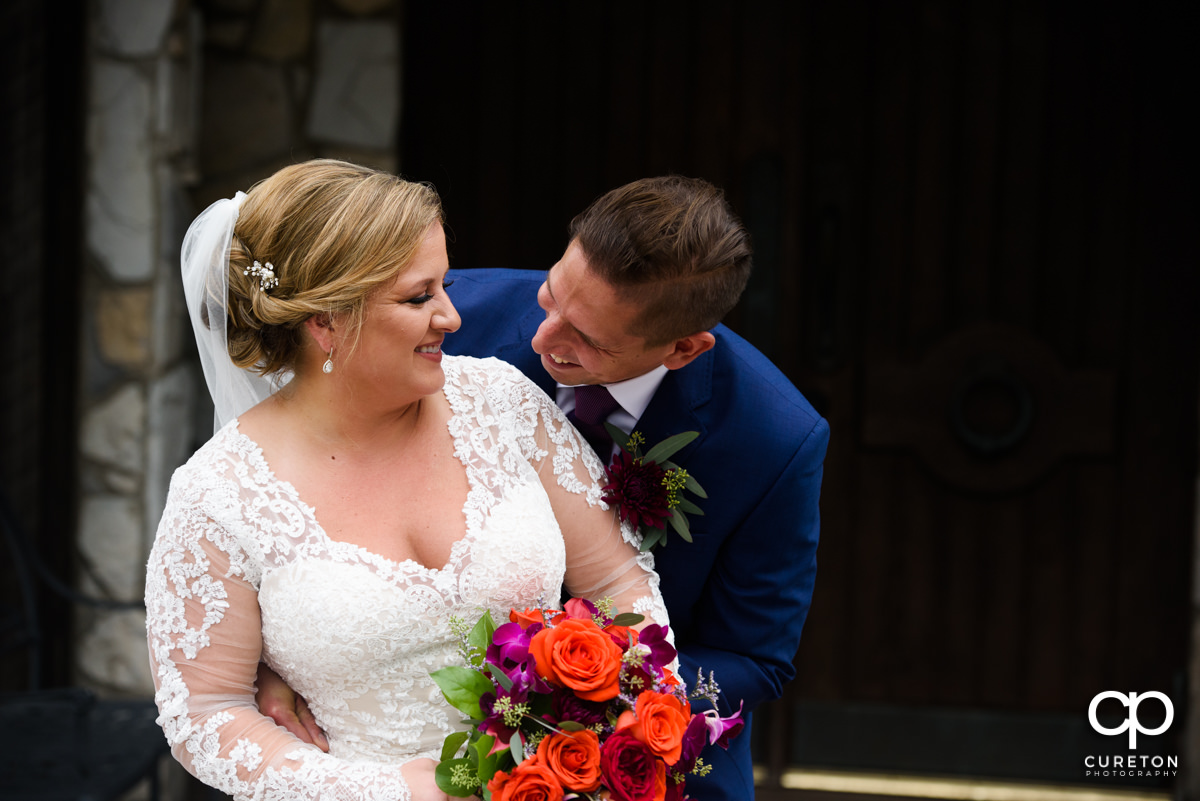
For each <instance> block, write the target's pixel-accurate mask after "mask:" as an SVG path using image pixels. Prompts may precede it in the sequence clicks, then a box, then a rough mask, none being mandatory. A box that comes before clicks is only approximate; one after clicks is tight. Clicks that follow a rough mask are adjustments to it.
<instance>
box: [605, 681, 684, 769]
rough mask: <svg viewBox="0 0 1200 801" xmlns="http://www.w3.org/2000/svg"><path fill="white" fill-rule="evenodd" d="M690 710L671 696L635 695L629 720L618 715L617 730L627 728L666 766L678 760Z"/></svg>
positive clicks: (648, 693) (652, 692)
mask: <svg viewBox="0 0 1200 801" xmlns="http://www.w3.org/2000/svg"><path fill="white" fill-rule="evenodd" d="M691 719H692V711H691V709H689V708H688V706H687V704H685V703H684V702H683V701H680V700H679V699H678V698H676V697H675V696H673V695H664V694H663V693H656V692H654V691H653V690H646V691H645V692H644V693H642V694H641V695H639V696H638V699H637V705H636V706H635V707H634V713H633V717H632V718H631V717H630V715H629V713H628V712H624V713H622V714H621V717H620V719H619V720H618V722H617V728H618V729H624V728H628V729H629V732H630V734H632V735H633V736H634V737H636V738H637V739H638V740H640V741H641V742H643V743H645V744H646V745H648V746H649V747H650V750H651V751H652V752H654V754H655V755H656V756H660V757H662V758H663V761H664V762H666V763H667V764H668V765H674V764H675V763H676V762H678V761H679V753H680V750H681V747H682V744H683V733H684V731H686V730H687V726H688V721H689V720H691Z"/></svg>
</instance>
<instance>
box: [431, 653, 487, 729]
mask: <svg viewBox="0 0 1200 801" xmlns="http://www.w3.org/2000/svg"><path fill="white" fill-rule="evenodd" d="M429 675H430V676H432V677H433V680H434V681H435V682H437V686H438V687H440V688H441V690H442V695H444V696H445V697H446V700H447V701H448V702H449V703H450V706H452V707H454V708H455V709H457V710H458V711H459V712H462V713H463V714H464V715H466V716H467V717H471V718H474V717H477V716H479V713H480V709H479V699H480V697H481V696H482V695H483V694H484V693H489V692H493V691H494V690H495V687H494V686H493V685H492V683H491V682H490V681H488V679H487V677H486V676H484V675H483V674H482V673H480V672H479V671H478V670H471V669H469V668H464V667H458V666H457V665H451V666H450V667H444V668H441V669H440V670H435V671H433V672H432V673H430V674H429Z"/></svg>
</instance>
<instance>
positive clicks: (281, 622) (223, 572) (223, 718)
mask: <svg viewBox="0 0 1200 801" xmlns="http://www.w3.org/2000/svg"><path fill="white" fill-rule="evenodd" d="M443 364H444V367H445V372H446V385H445V390H444V392H445V395H446V398H447V400H448V401H449V403H450V408H451V410H452V413H453V416H452V419H451V422H450V426H449V428H450V431H449V435H450V436H452V437H453V440H454V446H455V455H456V456H457V457H458V459H459V460H461V462H462V464H463V466H464V468H465V471H466V475H467V479H468V486H469V495H468V500H467V504H466V507H465V508H464V510H463V511H464V517H465V534H464V536H463V537H462V539H461V540H459V541H458V542H457V543H456V544H455V545H454V547H453V550H452V552H451V556H450V560H449V562H448V563H447V564H446V565H445V566H443V567H442V568H439V569H431V568H427V567H424V566H422V565H420V564H417V563H415V562H411V561H409V562H403V563H395V562H391V561H389V560H387V559H384V558H382V557H380V556H377V555H375V554H372V553H370V552H368V551H366V550H364V549H363V548H360V547H358V546H356V545H351V544H348V543H344V542H338V541H334V540H332V539H330V538H329V537H328V536H327V535H326V534H325V532H324V531H323V530H322V529H321V526H320V525H319V524H318V522H317V517H316V512H317V511H318V510H314V509H312V508H310V507H309V506H307V505H305V503H304V501H303V500H302V499H301V498H299V497H297V494H296V491H295V489H294V488H293V487H292V486H291V485H290V484H288V483H287V482H285V481H281V480H280V479H278V478H277V477H276V476H275V475H274V474H273V473H272V472H271V468H270V466H269V465H268V464H267V463H266V461H265V459H264V457H263V454H262V452H261V450H260V449H259V447H258V446H257V445H256V444H255V443H254V442H253V441H251V440H250V439H249V438H248V437H247V436H245V435H244V434H242V433H241V432H240V431H239V430H238V425H237V421H236V420H234V421H232V422H230V423H229V424H228V425H226V426H225V427H224V428H222V429H221V431H219V432H218V433H217V434H216V435H215V436H214V437H213V438H212V440H210V441H209V442H208V443H207V444H205V445H204V446H203V447H202V448H201V449H200V450H199V451H197V452H196V454H195V455H194V456H193V457H192V458H191V459H190V460H189V461H188V463H187V464H186V465H184V466H183V467H181V468H179V470H178V471H177V472H176V473H175V476H174V478H173V479H172V482H171V490H170V494H169V497H168V499H167V505H166V511H165V512H164V514H163V518H162V523H161V524H160V526H159V530H158V535H157V539H156V541H155V544H154V548H153V551H152V553H151V556H150V562H149V567H148V570H147V580H146V608H147V630H148V635H149V643H150V660H151V666H152V668H153V669H154V673H155V683H156V686H157V688H158V692H157V695H156V699H157V702H158V706H159V711H160V713H161V714H160V718H159V721H160V723H161V724H162V726H163V729H164V730H165V732H166V735H167V739H168V740H169V741H170V743H171V746H172V750H173V753H174V754H175V756H176V758H178V759H179V760H180V761H181V762H182V763H183V764H184V765H185V766H186V767H187V768H188V769H189V770H190V771H191V772H192V773H193V774H195V775H196V776H197V777H198V778H200V779H201V780H202V781H204V782H205V783H207V784H209V785H211V786H214V787H216V788H218V789H220V790H221V791H223V792H225V793H228V794H230V795H232V796H234V797H235V798H239V799H241V798H245V799H250V798H253V799H284V798H286V799H409V798H411V794H410V791H409V788H408V785H407V784H406V783H405V781H404V779H403V778H402V777H401V774H400V771H399V768H400V766H401V765H402V764H403V763H404V762H405V761H407V760H409V759H413V758H416V757H432V758H434V759H436V758H437V756H438V754H439V751H440V748H441V743H442V740H443V739H444V737H445V735H446V734H448V733H449V732H451V731H453V730H455V729H458V728H461V727H462V725H463V724H462V723H461V715H460V714H459V713H458V712H456V711H455V710H453V709H452V708H450V707H449V705H448V704H446V702H445V700H444V699H443V698H442V697H441V694H440V692H439V690H438V688H437V686H436V685H435V684H434V683H433V681H432V680H431V679H430V678H429V672H430V671H432V670H436V669H438V668H440V667H443V666H445V665H448V664H459V663H460V657H459V656H458V651H457V641H456V639H455V637H454V635H453V634H452V633H451V628H450V623H449V621H450V618H451V617H452V616H458V617H460V618H462V619H463V620H465V621H467V622H469V623H470V622H473V621H474V620H475V619H476V618H477V617H478V616H479V615H480V614H481V613H482V611H483V610H484V609H489V610H491V613H492V616H493V617H494V618H495V619H496V620H497V621H500V622H502V621H503V620H506V619H507V615H508V610H509V609H510V608H512V607H525V606H534V605H539V604H553V605H557V602H558V598H559V593H560V587H561V586H562V584H563V582H564V577H565V580H566V586H567V587H568V589H569V590H570V591H571V593H572V594H574V595H582V596H585V597H590V598H593V599H599V598H602V597H612V598H614V600H616V601H617V604H618V607H619V608H621V610H622V611H637V612H641V613H643V614H646V615H647V616H648V617H650V618H651V619H653V620H654V621H656V622H660V623H666V610H665V607H664V606H663V603H662V598H661V596H660V595H659V592H658V578H657V576H656V575H655V574H654V573H653V572H651V571H652V567H653V563H652V562H651V560H650V558H649V556H648V555H638V554H637V552H636V549H635V547H634V546H633V545H632V543H633V541H634V535H633V534H632V532H631V531H629V530H628V528H627V527H618V526H617V525H615V515H607V514H606V515H604V519H605V520H606V521H614V524H613V525H612V528H611V529H610V530H608V531H600V532H597V531H596V530H594V528H593V530H590V531H587V530H579V527H578V526H577V525H575V524H574V523H573V522H572V521H571V520H567V519H563V521H562V526H561V528H560V526H559V524H558V522H556V520H555V516H554V512H553V510H552V508H551V502H550V496H551V495H554V494H559V493H570V498H571V499H572V500H571V502H572V503H576V504H578V506H579V509H580V511H581V512H582V511H586V510H587V509H588V507H589V506H591V507H597V506H600V507H603V504H602V503H601V501H600V494H601V490H600V486H601V484H602V482H601V481H599V479H600V478H601V477H602V475H603V471H602V469H601V467H600V463H599V461H598V460H597V459H596V458H595V456H594V455H593V454H592V452H591V451H590V449H588V448H587V447H586V446H582V447H581V445H580V439H579V437H578V435H577V434H576V433H575V431H574V429H572V428H571V426H570V425H569V424H568V423H567V422H566V420H565V418H564V417H563V415H562V413H561V412H560V411H559V409H558V407H557V406H555V405H554V403H553V402H552V401H550V399H548V398H547V397H546V396H545V395H544V394H543V393H542V391H541V390H540V389H538V388H537V387H536V386H534V385H533V384H532V383H530V382H529V381H528V380H527V379H526V378H525V377H524V376H522V375H521V374H520V373H519V372H517V371H516V370H515V369H514V368H512V367H510V366H509V365H507V364H505V363H503V362H499V361H496V360H495V359H485V360H476V359H468V358H465V357H464V358H455V357H446V358H445V359H444V362H443ZM583 516H585V517H586V515H583ZM560 517H563V518H566V517H567V516H565V515H560ZM606 525H607V523H606ZM618 528H619V529H620V530H619V531H618ZM260 657H261V658H262V660H263V661H265V662H267V663H268V664H269V665H271V666H272V667H273V668H274V669H275V670H276V671H277V672H278V673H279V674H280V675H281V676H283V678H284V679H285V680H286V681H287V682H288V683H289V684H290V685H291V686H292V687H293V688H294V689H295V690H296V691H297V692H299V693H300V694H301V695H303V696H304V697H305V698H306V699H307V701H308V703H309V705H310V707H311V708H312V710H313V712H314V714H315V715H316V717H317V720H318V722H319V723H320V724H321V725H322V727H323V728H324V729H325V731H326V732H327V733H328V735H329V741H330V747H331V751H330V753H329V754H323V753H322V752H320V751H319V750H317V749H316V748H313V747H311V746H307V745H303V744H301V743H300V742H299V741H297V740H296V739H295V738H293V737H292V736H291V735H290V734H288V733H287V732H286V731H285V730H283V729H282V728H279V727H277V726H275V724H274V723H273V722H272V721H271V720H270V719H269V718H266V717H264V716H262V715H261V714H260V713H259V712H258V710H257V707H256V706H255V703H254V686H253V682H254V677H255V673H256V669H257V664H258V662H259V659H260Z"/></svg>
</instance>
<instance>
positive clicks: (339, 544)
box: [230, 397, 477, 577]
mask: <svg viewBox="0 0 1200 801" xmlns="http://www.w3.org/2000/svg"><path fill="white" fill-rule="evenodd" d="M446 400H447V404H448V405H449V407H450V417H449V418H448V419H447V421H446V428H447V433H448V434H449V435H450V439H451V441H452V442H453V443H454V453H455V455H456V456H458V454H459V453H460V452H461V451H460V447H459V446H460V444H461V443H460V442H459V437H458V436H457V435H455V434H454V428H455V426H454V425H453V423H454V421H455V419H456V418H457V417H458V416H459V413H458V412H457V411H456V410H455V408H454V403H453V402H451V401H450V398H449V397H447V398H446ZM230 427H231V428H232V430H233V435H234V436H235V437H237V438H239V439H241V440H244V442H245V443H246V444H247V445H249V446H250V453H251V454H252V458H253V459H254V460H255V461H256V462H257V464H255V465H253V467H255V468H256V469H257V470H261V471H262V472H263V473H265V474H266V475H267V476H268V478H269V479H270V481H271V482H272V483H273V484H274V485H277V486H279V487H281V488H282V489H283V491H284V492H285V493H286V494H287V495H288V496H290V497H291V499H292V500H293V501H294V502H295V503H296V505H297V507H299V508H300V510H301V511H302V512H303V513H304V516H305V518H306V519H307V522H308V523H309V525H310V526H311V529H312V531H313V532H314V534H315V537H316V538H317V539H318V540H319V541H320V542H321V544H323V545H325V546H326V547H328V548H329V550H330V552H341V553H348V554H352V555H354V556H357V557H358V560H359V561H362V562H367V563H369V564H373V565H375V566H376V567H378V568H381V569H384V570H386V572H387V573H389V574H392V573H404V574H406V575H412V574H417V575H426V576H430V577H436V576H439V575H441V574H444V573H449V572H451V571H452V570H453V568H454V567H455V566H456V565H457V564H458V562H459V561H461V559H462V550H463V548H464V546H465V544H466V543H468V542H469V541H470V540H472V539H474V537H475V534H476V531H477V529H476V527H475V526H474V525H473V524H472V522H471V521H472V515H470V514H468V511H469V509H470V506H471V499H472V498H473V497H474V495H475V488H476V480H475V477H474V476H472V474H471V470H470V468H469V467H468V465H467V464H466V463H464V462H463V459H462V457H461V456H459V457H458V459H457V461H458V463H459V464H461V465H462V468H463V473H464V475H465V476H466V479H467V498H466V500H465V501H464V502H463V506H462V509H461V510H460V511H461V514H462V520H463V535H462V536H461V537H459V538H458V539H456V540H454V542H452V543H451V544H450V556H449V558H448V559H447V561H446V563H445V564H444V565H442V566H441V567H429V566H427V565H423V564H421V563H420V562H418V561H417V560H416V559H403V560H400V561H397V560H395V559H392V558H391V557H387V556H384V555H383V554H380V553H376V552H375V551H372V550H371V549H369V548H367V547H365V546H362V545H358V544H356V543H353V542H346V541H345V540H338V539H334V538H333V537H331V536H330V535H329V533H328V532H327V531H326V530H325V527H324V526H323V525H321V521H320V520H319V519H317V509H316V507H314V506H311V505H310V504H308V502H306V501H305V500H304V499H303V498H302V497H300V492H299V490H297V489H296V487H295V485H293V484H292V482H290V481H288V480H287V479H285V478H281V477H280V476H278V475H277V474H276V473H275V471H274V469H272V467H271V463H270V462H269V461H268V460H267V456H266V454H265V453H263V449H262V446H261V445H259V444H258V442H257V441H255V440H254V439H253V438H251V436H250V435H249V434H247V433H245V432H244V431H242V429H241V420H240V419H239V418H236V417H235V418H234V419H233V420H231V421H230Z"/></svg>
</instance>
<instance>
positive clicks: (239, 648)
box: [146, 460, 420, 801]
mask: <svg viewBox="0 0 1200 801" xmlns="http://www.w3.org/2000/svg"><path fill="white" fill-rule="evenodd" d="M194 461H195V460H194ZM245 503H246V501H245V500H244V499H243V498H242V497H240V494H239V488H238V485H237V482H236V481H235V480H234V479H233V478H231V477H230V476H227V475H221V474H219V472H214V471H213V470H212V469H211V468H210V469H205V468H204V467H203V466H195V465H191V464H190V465H188V466H185V467H184V468H181V469H180V470H179V471H178V472H177V473H176V475H175V477H174V479H173V480H172V486H171V492H170V495H169V497H168V500H167V507H166V511H165V513H164V515H163V519H162V522H161V524H160V525H159V530H158V535H157V538H156V540H155V544H154V548H153V549H152V552H151V556H150V562H149V565H148V568H147V577H146V611H147V634H148V638H149V645H150V662H151V668H152V669H153V671H154V681H155V687H156V689H157V692H156V694H155V700H156V702H157V704H158V708H159V713H160V715H159V723H160V724H161V725H162V727H163V730H164V731H165V733H166V735H167V740H168V741H169V742H170V744H171V749H172V753H173V754H174V755H175V757H176V758H177V759H178V760H179V761H180V762H181V763H183V765H184V766H185V767H186V768H187V769H188V770H189V771H190V772H191V773H192V774H193V775H195V776H196V777H197V778H198V779H200V780H201V781H203V782H204V783H205V784H208V785H210V786H212V787H215V788H217V789H218V790H220V791H222V792H224V793H227V794H229V795H232V796H233V797H234V798H235V799H250V798H254V799H266V798H289V799H321V801H327V800H328V799H338V800H339V801H341V800H342V799H344V800H345V801H354V800H357V799H393V800H394V801H409V799H412V798H413V795H412V793H410V790H409V786H408V784H407V782H406V780H405V777H404V776H403V775H402V772H401V769H400V767H399V766H388V765H380V764H373V763H365V762H364V763H352V762H348V761H345V760H340V759H337V758H335V757H332V756H329V755H327V754H325V753H322V752H321V751H319V750H318V749H316V748H314V747H312V746H309V745H305V744H302V743H300V741H298V740H296V739H295V738H293V737H292V735H291V734H289V733H288V732H287V731H286V730H284V729H282V728H280V727H278V726H276V725H275V724H274V723H273V722H272V721H271V720H270V719H269V718H266V717H264V716H263V715H261V714H259V712H258V709H257V707H256V706H255V703H254V677H255V671H256V669H257V665H258V661H259V656H260V652H261V649H262V634H261V627H260V626H261V623H260V619H259V607H258V602H257V594H258V583H259V581H260V580H261V575H262V567H261V553H260V551H261V546H258V545H256V544H255V539H254V537H253V535H252V527H251V526H249V525H248V524H247V523H246V522H245V521H244V520H243V514H242V509H243V505H244V504H245ZM415 801H420V799H416V800H415Z"/></svg>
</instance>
